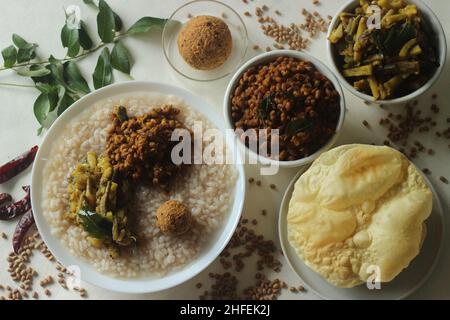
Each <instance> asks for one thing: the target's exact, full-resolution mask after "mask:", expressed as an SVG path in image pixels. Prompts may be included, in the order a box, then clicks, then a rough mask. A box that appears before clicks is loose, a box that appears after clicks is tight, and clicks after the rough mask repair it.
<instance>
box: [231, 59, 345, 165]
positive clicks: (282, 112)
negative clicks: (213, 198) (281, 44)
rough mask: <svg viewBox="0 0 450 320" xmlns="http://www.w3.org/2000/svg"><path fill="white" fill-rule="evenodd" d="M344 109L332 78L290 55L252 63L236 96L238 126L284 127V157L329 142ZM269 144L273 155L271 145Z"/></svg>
mask: <svg viewBox="0 0 450 320" xmlns="http://www.w3.org/2000/svg"><path fill="white" fill-rule="evenodd" d="M339 115H340V96H339V93H338V92H337V91H336V89H335V88H334V85H333V83H332V82H331V81H330V80H329V79H328V78H326V77H325V76H324V75H323V74H321V73H320V72H319V71H318V70H317V69H316V68H315V67H314V65H313V64H312V63H310V62H308V61H301V60H298V59H295V58H290V57H278V58H276V59H275V60H273V61H270V62H267V63H263V64H260V65H257V66H254V67H251V68H249V69H248V70H247V71H246V72H245V73H244V74H243V75H242V77H241V79H240V80H239V83H238V85H237V87H236V89H235V90H234V92H233V94H232V96H231V118H232V121H233V123H234V127H235V128H240V129H243V130H244V131H245V130H247V129H256V131H259V130H260V129H279V130H280V131H279V141H280V150H279V152H280V154H279V159H280V160H282V161H290V160H297V159H301V158H304V157H307V156H309V155H311V154H313V153H314V152H316V151H317V150H318V149H320V148H321V147H322V146H324V145H325V144H326V143H327V142H328V141H329V140H330V138H331V137H332V136H333V135H334V133H335V131H336V126H337V123H338V120H339ZM270 138H271V136H270V133H269V136H268V139H269V140H268V141H270ZM246 144H247V146H248V145H249V143H248V141H246ZM268 149H269V150H268V155H269V156H272V157H273V156H274V155H273V154H271V150H270V145H269V146H268Z"/></svg>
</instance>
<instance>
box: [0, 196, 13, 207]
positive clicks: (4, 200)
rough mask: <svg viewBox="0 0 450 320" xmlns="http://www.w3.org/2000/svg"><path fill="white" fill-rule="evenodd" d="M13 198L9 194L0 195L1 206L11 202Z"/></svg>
mask: <svg viewBox="0 0 450 320" xmlns="http://www.w3.org/2000/svg"><path fill="white" fill-rule="evenodd" d="M11 201H12V197H11V195H10V194H7V193H0V206H2V205H4V204H5V203H8V202H11Z"/></svg>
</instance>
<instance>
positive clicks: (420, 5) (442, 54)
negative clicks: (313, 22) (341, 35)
mask: <svg viewBox="0 0 450 320" xmlns="http://www.w3.org/2000/svg"><path fill="white" fill-rule="evenodd" d="M406 2H408V3H411V4H414V5H416V6H417V9H418V10H419V12H420V14H421V15H422V16H423V17H424V19H425V21H426V23H427V24H428V25H429V27H430V28H431V29H432V30H433V33H434V34H435V41H436V47H437V50H438V60H439V67H438V68H437V69H436V70H435V73H434V74H433V76H432V77H431V78H430V79H429V80H428V82H427V83H425V84H424V85H423V86H422V87H420V88H419V89H417V90H416V91H413V92H411V93H410V94H408V95H406V96H403V97H399V98H394V99H386V100H375V98H374V97H372V96H370V95H368V94H365V93H363V92H360V91H358V90H356V89H355V88H354V87H353V85H352V84H351V83H350V82H349V81H348V80H347V79H346V78H345V77H344V76H343V75H342V72H341V71H340V66H339V65H338V59H337V54H336V52H335V48H334V45H333V44H332V43H331V42H330V41H329V40H327V52H328V60H329V61H330V65H331V68H332V70H333V71H334V73H335V74H336V75H337V77H338V79H339V81H340V82H341V83H342V84H343V86H344V88H345V89H347V90H348V91H350V92H351V93H352V94H354V95H355V96H357V97H358V98H361V99H362V100H364V101H366V102H369V103H375V104H379V105H395V104H403V103H406V102H409V101H412V100H414V99H417V98H418V97H420V96H421V95H423V94H424V93H425V92H427V91H428V90H429V89H430V88H431V87H432V86H433V85H434V84H435V82H436V81H437V80H438V79H439V77H440V75H441V74H442V71H443V70H444V66H445V61H446V59H447V41H446V39H445V32H444V29H443V28H442V25H441V23H440V22H439V19H438V17H437V16H436V14H435V13H434V12H433V11H432V10H431V9H430V7H428V6H427V5H426V4H425V3H424V2H423V1H422V0H406ZM358 5H359V0H350V1H348V2H347V3H346V4H344V5H343V6H342V8H341V9H340V10H339V11H338V12H337V13H336V14H335V16H334V18H333V20H332V21H331V24H330V27H329V29H328V35H327V39H328V38H329V37H330V35H331V33H332V32H333V30H334V29H335V28H336V27H337V26H338V24H339V16H340V14H341V13H343V12H350V11H351V10H353V9H354V8H356V7H357V6H358Z"/></svg>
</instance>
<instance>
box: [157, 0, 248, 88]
mask: <svg viewBox="0 0 450 320" xmlns="http://www.w3.org/2000/svg"><path fill="white" fill-rule="evenodd" d="M197 2H214V3H216V4H218V5H222V6H224V7H226V8H227V9H229V10H230V11H231V12H233V13H234V14H235V15H236V16H237V18H238V19H239V21H240V22H241V24H242V27H243V31H244V35H245V39H244V40H245V43H244V50H243V52H242V56H241V58H240V59H239V62H238V63H237V64H236V66H235V67H233V68H232V69H231V70H230V71H228V72H226V73H225V74H224V75H222V76H220V77H216V78H212V79H197V78H193V77H190V76H188V75H186V74H184V73H183V72H181V71H180V70H178V68H177V67H175V65H174V64H173V63H172V61H171V60H170V58H169V55H168V53H167V51H168V48H167V47H166V43H165V41H164V39H165V38H166V35H165V34H166V32H167V25H168V23H170V22H171V21H176V20H173V17H174V16H175V15H176V14H177V13H178V11H180V10H181V9H183V8H184V7H187V6H189V5H191V4H193V3H197ZM161 42H162V46H163V52H164V57H165V58H166V61H167V62H168V63H169V65H170V66H171V67H172V69H173V70H175V71H176V72H177V73H178V74H179V75H181V76H183V77H185V78H186V79H189V80H193V81H198V82H210V81H216V80H220V79H223V78H225V77H227V76H229V75H230V74H232V73H233V72H234V71H235V70H237V69H238V68H239V66H240V65H241V64H242V62H243V61H244V60H245V56H246V55H247V51H248V42H249V41H248V31H247V26H246V25H245V22H244V20H243V19H242V17H241V16H240V15H239V13H237V11H236V10H234V9H233V8H232V7H230V6H229V5H228V4H226V3H223V2H220V1H216V0H194V1H190V2H188V3H185V4H183V5H182V6H180V7H178V8H177V9H176V10H175V11H174V12H173V13H172V14H171V15H170V17H169V18H168V19H167V21H166V23H165V24H164V28H163V31H162V36H161Z"/></svg>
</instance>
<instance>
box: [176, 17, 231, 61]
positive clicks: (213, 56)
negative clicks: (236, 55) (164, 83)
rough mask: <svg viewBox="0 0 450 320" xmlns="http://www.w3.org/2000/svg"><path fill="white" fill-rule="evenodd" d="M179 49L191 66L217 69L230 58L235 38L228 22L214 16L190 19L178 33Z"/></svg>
mask: <svg viewBox="0 0 450 320" xmlns="http://www.w3.org/2000/svg"><path fill="white" fill-rule="evenodd" d="M177 42H178V50H179V51H180V54H181V56H182V57H183V59H184V60H185V61H186V63H188V64H189V65H190V66H191V67H193V68H195V69H198V70H212V69H215V68H217V67H219V66H221V65H222V64H224V62H225V61H226V60H227V59H228V57H229V56H230V54H231V49H232V47H233V40H232V37H231V32H230V29H229V28H228V26H227V24H226V23H225V22H224V21H223V20H221V19H219V18H216V17H213V16H198V17H195V18H192V19H191V20H189V21H188V22H187V23H186V24H185V25H184V27H183V29H182V30H181V31H180V34H179V35H178V41H177Z"/></svg>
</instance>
